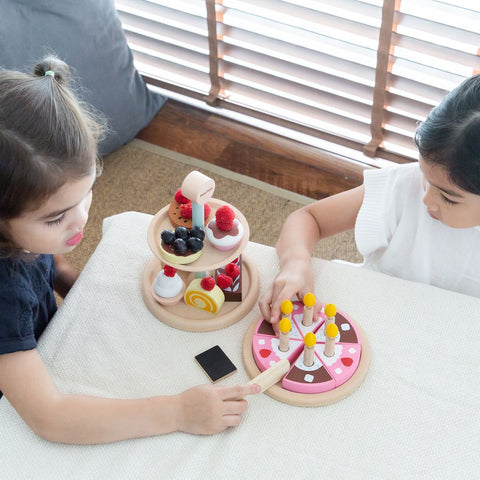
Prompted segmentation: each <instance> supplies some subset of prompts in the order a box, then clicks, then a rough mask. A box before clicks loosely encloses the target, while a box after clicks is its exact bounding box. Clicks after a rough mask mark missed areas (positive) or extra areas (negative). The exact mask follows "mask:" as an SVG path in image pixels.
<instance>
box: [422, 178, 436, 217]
mask: <svg viewBox="0 0 480 480" xmlns="http://www.w3.org/2000/svg"><path fill="white" fill-rule="evenodd" d="M424 189H425V193H424V195H423V203H424V204H425V206H426V207H427V208H428V210H430V211H431V212H434V211H437V210H438V205H437V203H436V200H435V197H434V195H433V191H432V187H430V185H429V184H428V183H426V182H425V185H424Z"/></svg>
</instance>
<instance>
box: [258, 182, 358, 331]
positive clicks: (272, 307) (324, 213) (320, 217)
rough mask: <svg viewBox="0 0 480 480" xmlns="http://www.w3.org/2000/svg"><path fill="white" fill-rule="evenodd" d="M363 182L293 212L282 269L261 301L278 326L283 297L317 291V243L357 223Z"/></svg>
mask: <svg viewBox="0 0 480 480" xmlns="http://www.w3.org/2000/svg"><path fill="white" fill-rule="evenodd" d="M363 192H364V189H363V186H360V187H357V188H354V189H352V190H348V191H346V192H342V193H339V194H337V195H333V196H331V197H327V198H324V199H322V200H319V201H317V202H315V203H312V204H310V205H307V206H305V207H302V208H300V209H299V210H296V211H295V212H293V213H291V214H290V215H289V216H288V218H287V220H286V221H285V224H284V225H283V227H282V231H281V232H280V237H279V239H278V242H277V246H276V247H277V253H278V257H279V260H280V271H279V273H278V274H277V276H276V277H275V280H274V281H273V284H272V285H271V286H270V288H269V289H268V290H267V291H266V292H265V294H264V295H263V296H262V298H261V299H260V302H259V306H260V311H261V313H262V316H263V317H264V318H265V319H267V320H269V321H270V322H271V323H272V324H274V327H275V328H276V322H277V321H278V319H279V317H280V305H281V303H282V302H283V300H287V299H288V300H290V299H291V298H292V297H293V296H294V295H297V296H298V298H300V299H301V298H303V296H304V295H305V294H306V293H308V292H313V290H314V288H313V274H312V268H311V256H312V252H313V249H314V247H315V245H316V243H317V242H318V241H319V240H320V239H321V238H326V237H329V236H331V235H335V234H337V233H340V232H344V231H346V230H349V229H352V228H353V227H354V226H355V220H356V218H357V214H358V211H359V210H360V207H361V205H362V201H363Z"/></svg>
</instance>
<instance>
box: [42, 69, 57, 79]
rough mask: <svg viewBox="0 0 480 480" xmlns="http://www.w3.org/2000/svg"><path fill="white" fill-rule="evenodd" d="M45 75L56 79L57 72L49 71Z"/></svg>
mask: <svg viewBox="0 0 480 480" xmlns="http://www.w3.org/2000/svg"><path fill="white" fill-rule="evenodd" d="M43 75H44V76H47V75H50V77H53V78H55V72H54V71H53V70H47V71H46V72H45V73H44V74H43Z"/></svg>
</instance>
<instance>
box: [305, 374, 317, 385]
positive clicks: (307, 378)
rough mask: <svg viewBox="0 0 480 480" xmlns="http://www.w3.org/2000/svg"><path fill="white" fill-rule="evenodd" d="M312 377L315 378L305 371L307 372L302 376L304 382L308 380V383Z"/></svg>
mask: <svg viewBox="0 0 480 480" xmlns="http://www.w3.org/2000/svg"><path fill="white" fill-rule="evenodd" d="M314 378H315V377H314V376H313V375H310V374H309V373H307V374H306V375H305V376H304V377H303V379H304V380H305V381H306V382H308V383H312V382H313V379H314Z"/></svg>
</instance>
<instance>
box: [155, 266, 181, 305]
mask: <svg viewBox="0 0 480 480" xmlns="http://www.w3.org/2000/svg"><path fill="white" fill-rule="evenodd" d="M184 291H185V284H184V283H183V280H182V279H181V278H180V277H179V275H178V273H177V269H176V268H174V267H170V266H169V265H165V266H164V267H163V269H162V270H160V272H159V273H158V274H157V276H156V277H155V280H154V281H153V285H152V295H153V298H154V299H155V300H156V301H157V302H158V303H160V304H162V305H176V304H177V303H178V302H179V301H180V300H181V298H182V297H183V292H184Z"/></svg>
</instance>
